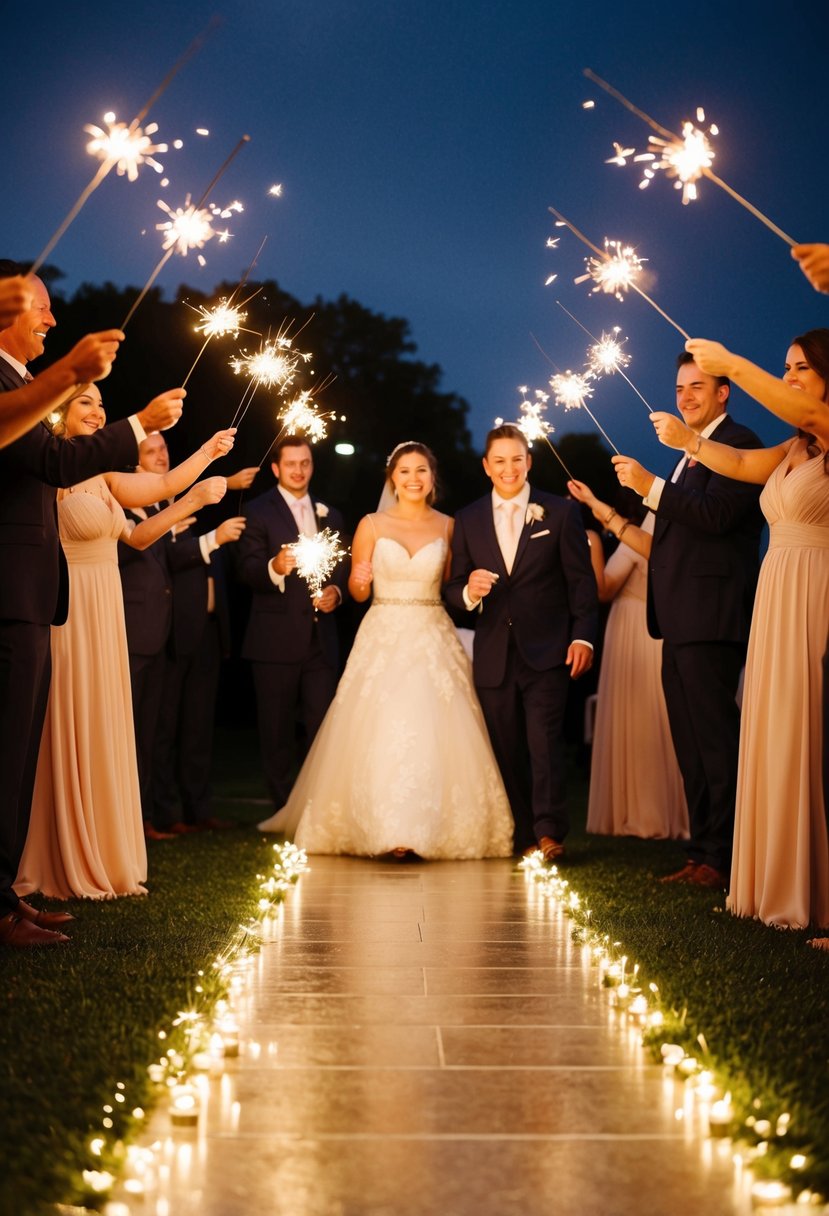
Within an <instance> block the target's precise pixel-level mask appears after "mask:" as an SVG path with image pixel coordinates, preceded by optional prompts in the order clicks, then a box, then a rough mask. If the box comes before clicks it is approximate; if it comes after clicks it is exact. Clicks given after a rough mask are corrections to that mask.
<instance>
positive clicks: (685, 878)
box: [658, 858, 700, 882]
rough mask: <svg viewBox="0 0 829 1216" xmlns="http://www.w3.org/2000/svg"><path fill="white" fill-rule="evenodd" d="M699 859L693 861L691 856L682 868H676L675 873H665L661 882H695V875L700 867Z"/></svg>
mask: <svg viewBox="0 0 829 1216" xmlns="http://www.w3.org/2000/svg"><path fill="white" fill-rule="evenodd" d="M699 864H700V863H699V862H698V861H691V860H690V858H689V859H688V861H686V862H685V865H684V866H683V867H682V869H681V870H675V871H674V873H673V874H663V875H662V877H661V878H660V879H658V881H659V882H693V875H694V872H695V871H696V870H698V869H699Z"/></svg>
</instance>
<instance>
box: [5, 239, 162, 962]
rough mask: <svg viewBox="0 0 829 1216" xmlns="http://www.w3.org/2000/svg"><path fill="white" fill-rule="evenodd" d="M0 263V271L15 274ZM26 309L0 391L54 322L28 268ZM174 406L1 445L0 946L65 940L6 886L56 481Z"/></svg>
mask: <svg viewBox="0 0 829 1216" xmlns="http://www.w3.org/2000/svg"><path fill="white" fill-rule="evenodd" d="M19 272H20V267H19V266H18V265H17V264H15V263H10V262H0V277H9V276H10V275H12V274H18V273H19ZM27 284H28V287H29V289H30V290H31V293H32V299H31V307H30V308H28V309H25V310H24V311H23V312H20V313H18V315H17V316H16V318H15V319H14V321H13V322H12V324H11V325H9V326H7V327H6V328H5V329H3V330H2V331H0V391H3V392H8V391H12V392H13V391H15V390H17V389H19V388H22V387H23V386H24V385H25V384H26V383H27V377H28V371H27V364H28V363H29V362H30V361H31V360H34V359H36V358H38V357H39V356H40V355H41V354H42V353H43V349H44V342H45V339H46V336H47V334H48V332H49V330H50V329H51V328H53V327H54V325H55V318H54V317H53V315H52V312H51V301H50V299H49V293H48V291H47V290H46V287H45V285H44V283H43V282H42V281H41V280H40V279H39V278H37V276H34V275H30V276H28V278H27ZM180 413H181V407H180V404H179V402H178V401H176V404H175V408H174V409H172V408H171V407H170V406H169V404H168V403H167V402H166V401H165V402H163V403H161V404H159V402H158V401H156V402H152V403H151V404H150V405H149V406H147V407H146V409H144V410H143V411H141V412H140V413H138V414H135V415H133V417H131V418H128V419H126V420H125V421H123V422H116V423H113V424H112V425H111V426H108V427H105V428H104V429H103V430H101V431H98V432H97V433H96V434H95V435H90V436H85V437H83V438H78V439H72V440H64V439H57V438H55V437H54V436H53V435H52V434H51V432H50V431H49V430H48V429H47V428H46V427H45V426H44V425H43V424H41V423H38V424H37V425H36V426H35V427H33V428H32V429H31V430H30V431H27V432H26V433H25V434H24V435H22V436H21V437H20V438H19V439H17V440H16V441H15V442H14V443H11V444H9V445H8V446H7V447H6V448H4V449H3V450H2V451H0V772H2V775H3V776H2V781H0V945H8V946H14V947H27V946H39V945H50V944H54V943H56V942H60V941H65V940H67V939H66V938H65V937H64V936H63V935H62V934H61V933H56V932H53V931H52V930H53V929H55V927H56V926H57V925H59V924H61V923H63V922H65V921H68V920H71V919H72V918H71V917H70V916H69V914H68V913H52V912H42V911H41V912H38V911H36V910H35V909H34V908H32V907H30V906H29V905H28V904H26V903H25V902H24V901H23V900H20V899H18V897H17V895H16V894H15V892H14V891H13V889H12V884H13V882H14V880H15V878H16V876H17V868H18V863H19V861H20V856H21V854H22V851H23V845H24V844H25V840H26V833H27V830H28V825H29V814H30V810H31V799H32V789H33V785H34V778H35V771H36V766H37V754H38V749H39V745H40V736H41V731H42V727H43V718H44V715H45V712H46V702H47V698H48V693H49V682H50V677H51V662H50V650H49V640H50V639H49V629H50V625H52V624H55V625H60V624H62V623H63V622H64V621H65V620H66V613H67V607H68V595H69V586H68V577H67V569H66V560H65V558H64V556H63V551H62V549H61V547H60V543H59V539H58V527H57V510H56V497H57V496H56V487H59V486H71V485H75V484H77V483H78V482H81V481H84V480H86V479H87V478H89V477H92V476H94V475H96V474H98V473H102V472H106V471H107V470H110V469H113V468H120V467H122V466H123V465H125V464H131V463H134V462H135V458H136V452H137V449H138V442H139V441H140V440H141V439H143V438H144V436H145V434H146V430H147V429H154V428H155V427H159V426H166V425H169V424H171V423H172V422H173V421H175V418H177V417H178V415H179V414H180Z"/></svg>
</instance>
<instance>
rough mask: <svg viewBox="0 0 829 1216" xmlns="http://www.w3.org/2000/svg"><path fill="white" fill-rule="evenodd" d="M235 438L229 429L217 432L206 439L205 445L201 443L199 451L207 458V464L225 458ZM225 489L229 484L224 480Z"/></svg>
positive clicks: (232, 430)
mask: <svg viewBox="0 0 829 1216" xmlns="http://www.w3.org/2000/svg"><path fill="white" fill-rule="evenodd" d="M235 438H236V430H235V428H233V427H231V428H229V429H228V430H226V431H217V432H216V434H215V435H214V436H213V437H212V438H211V439H208V441H207V443H203V444H202V446H201V450H202V452H203V453H204V455H205V456H206V458H207V461H208V463H210V462H211V461H213V460H220V459H221V458H222V456H227V454H228V452H229V451H230V450H231V449H232V447H233V443H234V440H235ZM225 482H226V488H227V489H229V488H230V483H229V482H228V481H227V479H226V478H225Z"/></svg>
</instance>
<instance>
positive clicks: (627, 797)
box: [567, 481, 688, 839]
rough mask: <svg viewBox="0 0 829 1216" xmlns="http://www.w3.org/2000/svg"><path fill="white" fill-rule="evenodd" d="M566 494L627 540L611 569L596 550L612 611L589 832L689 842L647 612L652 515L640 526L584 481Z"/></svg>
mask: <svg viewBox="0 0 829 1216" xmlns="http://www.w3.org/2000/svg"><path fill="white" fill-rule="evenodd" d="M567 489H568V491H569V493H570V494H571V495H572V496H573V498H575V499H576V500H577V502H583V503H584V504H585V505H586V506H587V507H589V508H590V510H591V511H592V512H593V516H594V518H595V519H597V520H598V521H599V523H600V524H601V525H602V527H604V528H608V529H610V530H611V531H612V533H613V535H615V536H616V537H617V539H620V544H619V547H618V548H617V549H616V551H615V553H613V555H612V556H611V557H610V559H609V560H608V562H607V565H605V562H604V554H603V552H602V551H601V547H600V546H599V545H598V544H591V546H590V556H591V559H592V561H593V572H594V574H595V575H596V583H597V584H598V588H599V600H600V601H601V602H602V603H609V602H611V601H612V607H611V609H610V615H609V616H608V618H607V628H606V630H605V639H604V647H603V650H602V663H601V669H600V671H599V687H598V695H597V700H596V725H595V729H594V733H593V754H592V759H591V765H590V795H589V801H588V805H587V830H588V832H596V833H599V834H604V835H609V836H641V837H650V838H655V839H660V838H664V837H667V836H670V837H673V838H675V839H681V838H687V836H688V808H687V805H686V802H685V794H684V791H683V788H682V778H681V776H680V772H679V765H678V764H677V762H676V756H675V754H674V748H673V743H672V741H671V730H670V726H669V725H668V711H667V709H666V708H665V695H664V693H663V692H662V679H661V676H660V670H661V666H662V642H661V641H659V640H657V639H656V638H652V637H650V635H649V634H648V627H647V621H646V614H645V596H646V587H647V558H648V555H649V553H650V542H651V535H652V533H653V515H652V514H651V513H650V512H648V513H647V515H646V516H645V518H644V521H643V522H642V524H641V526H637V525H636V524H635V523H634V522H633V521H632V520H628V519H625V518H624V517H623V516H622V515H620V514H619V512H618V511H616V510H615V509H614V508H612V507H610V506H609V505H608V504H607V503H605V502H601V501H600V500H599V499H598V498H596V495H595V494H594V493H593V491H592V490H591V489H590V487H589V486H587V485H585V484H584V482H583V481H568V483H567ZM632 695H633V696H634V698H635V704H636V711H635V713H631V696H632Z"/></svg>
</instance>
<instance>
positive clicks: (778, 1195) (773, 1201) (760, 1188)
mask: <svg viewBox="0 0 829 1216" xmlns="http://www.w3.org/2000/svg"><path fill="white" fill-rule="evenodd" d="M791 1197H792V1190H791V1187H789V1186H786V1183H785V1182H777V1181H776V1180H775V1179H767V1178H758V1179H757V1181H756V1182H755V1183H753V1184H752V1187H751V1204H752V1207H756V1208H782V1207H785V1206H786V1204H787V1203H788V1202H789V1200H790V1199H791Z"/></svg>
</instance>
